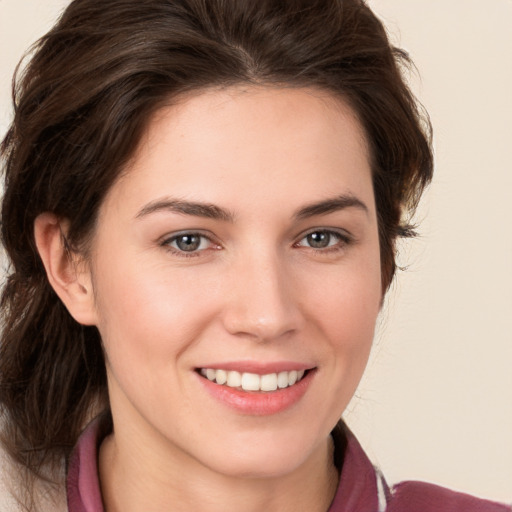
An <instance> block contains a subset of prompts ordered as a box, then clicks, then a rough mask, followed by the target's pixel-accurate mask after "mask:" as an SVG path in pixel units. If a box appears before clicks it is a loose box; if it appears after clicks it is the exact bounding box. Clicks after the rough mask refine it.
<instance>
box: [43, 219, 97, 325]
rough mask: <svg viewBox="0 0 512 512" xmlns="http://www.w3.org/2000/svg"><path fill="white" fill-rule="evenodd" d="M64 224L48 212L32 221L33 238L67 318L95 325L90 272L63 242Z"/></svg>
mask: <svg viewBox="0 0 512 512" xmlns="http://www.w3.org/2000/svg"><path fill="white" fill-rule="evenodd" d="M67 227H68V226H67V222H66V221H65V220H63V219H59V218H58V217H57V216H56V215H54V214H52V213H47V212H46V213H42V214H40V215H39V216H38V217H37V218H36V220H35V221H34V238H35V242H36V246H37V250H38V252H39V256H40V257H41V260H42V261H43V265H44V267H45V270H46V275H47V277H48V281H49V282H50V285H51V286H52V288H53V289H54V291H55V293H56V294H57V295H58V296H59V298H60V300H61V301H62V302H63V303H64V305H65V306H66V308H67V310H68V311H69V313H70V314H71V316H72V317H73V318H74V319H75V320H76V321H77V322H78V323H80V324H83V325H96V324H97V315H96V307H95V303H94V293H93V288H92V280H91V273H90V270H89V266H88V265H87V264H86V263H85V262H84V261H83V259H82V258H81V257H80V256H79V255H77V254H75V253H73V252H71V251H70V250H69V249H68V248H67V246H66V241H65V235H66V233H67Z"/></svg>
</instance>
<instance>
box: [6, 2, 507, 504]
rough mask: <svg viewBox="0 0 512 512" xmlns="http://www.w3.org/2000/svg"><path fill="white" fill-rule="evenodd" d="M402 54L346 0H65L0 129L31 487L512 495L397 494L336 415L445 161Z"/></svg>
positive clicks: (26, 479) (366, 498)
mask: <svg viewBox="0 0 512 512" xmlns="http://www.w3.org/2000/svg"><path fill="white" fill-rule="evenodd" d="M406 61H407V58H406V56H405V55H404V54H403V53H402V52H400V51H399V50H394V49H392V48H391V47H390V45H389V43H388V41H387V38H386V35H385V31H384V29H383V27H382V25H381V24H380V22H379V21H378V20H377V19H376V18H375V16H374V15H373V14H372V12H371V11H370V10H369V9H368V8H367V7H366V6H365V5H364V4H363V3H361V2H359V1H355V0H349V1H347V0H345V1H325V0H324V1H318V2H311V1H307V2H306V1H303V2H302V1H297V2H288V3H284V4H283V3H282V2H244V1H231V2H228V1H225V0H224V1H221V0H215V1H212V0H208V1H206V0H188V1H186V0H182V1H173V2H171V1H164V0H148V1H140V0H124V1H121V0H119V1H112V2H108V3H107V2H101V1H99V0H76V1H75V2H73V3H72V4H71V5H70V6H69V7H68V9H67V10H66V12H65V13H64V15H63V17H62V18H61V20H60V21H59V23H58V24H57V25H56V27H55V28H54V29H53V30H52V31H51V32H50V33H49V34H48V35H47V36H45V37H44V38H43V40H42V41H41V42H40V44H39V46H38V49H37V51H36V53H35V55H34V57H33V59H32V61H31V63H30V66H29V67H28V69H27V71H26V73H25V74H24V76H23V77H22V79H21V81H20V82H19V84H18V89H17V108H16V115H15V119H14V121H13V124H12V126H11V128H10V130H9V132H8V133H7V136H6V138H5V140H4V142H3V145H2V152H3V155H4V158H5V175H6V187H5V196H4V202H3V209H2V236H3V241H4V245H5V247H6V251H7V253H8V255H9V257H10V259H11V261H12V273H11V275H10V276H9V278H8V280H7V284H6V286H5V290H4V294H3V301H2V306H3V314H4V325H5V327H4V332H3V339H2V347H1V350H2V353H1V363H0V364H1V370H0V372H1V375H2V386H1V389H2V395H1V400H2V406H3V412H4V434H3V441H4V446H5V448H6V450H7V451H8V453H9V454H10V455H11V457H12V459H13V460H14V461H15V462H16V464H17V465H18V467H17V468H16V471H17V473H15V475H14V477H15V478H17V479H18V481H19V482H21V484H22V491H24V495H22V496H21V499H23V500H24V501H25V503H26V505H27V506H28V507H32V508H33V509H45V508H49V507H50V506H51V507H54V506H55V505H54V502H56V503H57V506H62V507H66V506H67V507H68V509H69V510H70V511H71V512H75V511H87V512H92V511H101V510H105V511H107V512H115V511H118V510H123V511H130V510H157V511H160V510H196V509H197V510H199V509H201V510H202V509H204V508H207V509H208V510H230V509H235V508H238V509H242V510H249V511H259V510H263V509H265V510H288V509H290V510H292V509H293V510H318V511H325V510H330V511H341V510H368V511H370V510H371V511H374V510H377V509H380V510H385V509H386V510H388V511H393V510H395V511H399V510H416V509H417V510H443V509H446V510H455V509H460V510H489V511H494V510H496V511H502V510H508V508H507V507H504V506H500V505H497V504H492V503H490V502H484V501H482V500H477V499H474V498H470V497H468V496H463V495H458V494H455V493H450V492H448V491H445V490H443V489H440V488H437V487H434V486H428V485H422V484H411V483H409V484H408V483H405V484H402V485H401V486H398V487H397V488H396V489H395V490H394V491H393V492H391V491H390V490H389V489H388V488H387V485H386V484H385V481H384V480H383V479H382V478H381V477H380V476H379V475H378V474H377V473H376V472H375V471H374V469H373V467H372V465H371V464H370V463H369V461H368V460H367V459H366V457H365V455H364V453H363V452H362V450H361V448H360V447H359V445H358V444H357V441H356V440H355V438H354V437H353V436H352V434H351V433H350V432H349V431H348V430H347V429H346V428H345V427H344V425H343V423H341V422H338V420H339V418H340V416H341V413H342V412H343V410H344V408H345V407H346V405H347V403H348V401H349V400H350V398H351V397H352V395H353V393H354V391H355V388H356V386H357V383H358V382H359V379H360V377H361V375H362V372H363V370H364V367H365V364H366V361H367V359H368V354H369V350H370V347H371V343H372V339H373V332H374V327H375V321H376V318H377V315H378V313H379V310H380V306H381V304H382V300H383V298H384V295H385V293H386V290H387V289H388V287H389V285H390V283H391V280H392V278H393V275H394V271H395V262H394V255H395V243H396V240H397V237H400V236H410V235H411V234H413V230H412V227H411V226H410V225H409V224H408V223H407V219H408V218H409V216H410V215H411V214H412V212H413V211H414V208H415V206H416V205H417V202H418V200H419V197H420V195H421V192H422V190H423V188H424V187H425V186H426V185H427V184H428V182H429V181H430V179H431V173H432V155H431V148H430V138H429V125H428V121H427V120H426V119H424V118H422V117H421V115H420V113H419V111H418V108H417V105H416V103H415V101H414V98H413V97H412V95H411V94H410V92H409V90H408V89H407V87H406V85H405V84H404V82H403V80H402V77H401V75H400V70H399V65H400V64H401V63H405V62H406ZM91 420H92V422H91ZM87 425H88V426H87ZM84 428H85V432H83V433H82V434H81V432H82V430H83V429H84ZM63 489H65V490H66V493H65V495H64V494H63V492H62V491H63ZM64 502H65V503H64ZM443 507H444V508H443Z"/></svg>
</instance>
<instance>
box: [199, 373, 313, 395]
mask: <svg viewBox="0 0 512 512" xmlns="http://www.w3.org/2000/svg"><path fill="white" fill-rule="evenodd" d="M200 373H201V375H203V377H206V378H207V379H208V380H210V381H212V382H216V383H217V384H221V385H226V386H229V387H231V388H242V389H243V390H244V391H275V390H276V389H284V388H287V387H289V386H293V385H294V384H295V383H297V382H299V381H300V380H301V379H302V377H304V373H305V371H304V370H299V371H297V370H291V371H289V372H279V373H268V374H265V375H258V374H256V373H240V372H237V371H226V370H215V369H213V368H202V369H201V371H200Z"/></svg>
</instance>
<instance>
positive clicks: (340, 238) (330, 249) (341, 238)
mask: <svg viewBox="0 0 512 512" xmlns="http://www.w3.org/2000/svg"><path fill="white" fill-rule="evenodd" d="M314 234H321V235H327V236H328V237H329V243H330V242H331V240H332V238H334V239H335V240H336V242H335V243H334V244H333V245H327V246H326V247H322V248H316V247H311V246H304V245H301V242H302V241H303V240H305V239H307V237H309V236H310V235H314ZM353 241H354V240H353V238H352V236H350V235H349V234H348V233H346V232H344V231H343V232H342V231H337V230H334V229H319V228H316V229H312V230H310V231H308V232H307V233H305V234H304V235H303V236H302V238H301V239H300V240H299V241H298V242H296V243H295V244H294V247H306V248H307V249H311V250H313V251H315V252H316V253H318V254H332V253H336V252H338V251H341V250H343V249H345V248H346V246H347V245H349V244H351V243H352V242H353Z"/></svg>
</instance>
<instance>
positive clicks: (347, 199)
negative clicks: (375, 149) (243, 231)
mask: <svg viewBox="0 0 512 512" xmlns="http://www.w3.org/2000/svg"><path fill="white" fill-rule="evenodd" d="M347 208H357V209H359V210H362V211H364V212H366V213H368V207H367V206H366V205H365V204H364V203H363V201H361V200H360V199H358V198H357V197H355V196H353V195H352V194H343V195H340V196H336V197H333V198H330V199H324V200H322V201H318V202H315V203H311V204H309V205H306V206H304V207H302V208H300V209H299V210H297V211H296V212H295V213H294V215H293V217H294V218H295V219H296V220H304V219H308V218H310V217H314V216H316V215H327V214H329V213H333V212H336V211H339V210H345V209H347ZM161 211H169V212H173V213H180V214H183V215H193V216H195V217H204V218H207V219H214V220H222V221H224V222H233V221H234V218H235V215H234V214H233V213H231V212H230V211H229V210H226V209H224V208H221V207H220V206H217V205H215V204H211V203H203V202H195V201H185V200H181V199H171V198H166V199H161V200H157V201H152V202H151V203H149V204H147V205H146V206H144V207H143V208H142V209H141V210H140V211H139V212H138V213H137V215H136V218H137V219H140V218H142V217H145V216H147V215H150V214H152V213H156V212H161Z"/></svg>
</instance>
